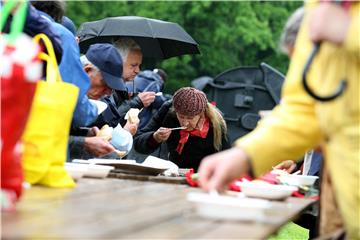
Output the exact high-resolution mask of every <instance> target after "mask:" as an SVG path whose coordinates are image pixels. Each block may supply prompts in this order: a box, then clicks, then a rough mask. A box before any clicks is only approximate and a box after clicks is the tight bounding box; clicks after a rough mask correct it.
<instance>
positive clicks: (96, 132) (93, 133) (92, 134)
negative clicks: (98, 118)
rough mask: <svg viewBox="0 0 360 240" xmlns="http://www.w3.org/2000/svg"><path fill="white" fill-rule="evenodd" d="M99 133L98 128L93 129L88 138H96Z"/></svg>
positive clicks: (88, 133)
mask: <svg viewBox="0 0 360 240" xmlns="http://www.w3.org/2000/svg"><path fill="white" fill-rule="evenodd" d="M99 132H100V130H99V128H98V127H92V128H90V129H89V131H88V132H87V134H86V136H87V137H95V136H96V135H97V134H98V133H99Z"/></svg>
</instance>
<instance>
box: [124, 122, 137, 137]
mask: <svg viewBox="0 0 360 240" xmlns="http://www.w3.org/2000/svg"><path fill="white" fill-rule="evenodd" d="M138 126H139V122H137V123H130V121H127V122H126V124H125V126H124V129H125V130H126V131H128V132H129V133H131V135H133V136H134V135H135V133H136V131H137V129H138Z"/></svg>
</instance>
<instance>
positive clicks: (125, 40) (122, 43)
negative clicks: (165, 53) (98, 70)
mask: <svg viewBox="0 0 360 240" xmlns="http://www.w3.org/2000/svg"><path fill="white" fill-rule="evenodd" d="M113 44H114V45H115V47H116V49H117V50H118V52H119V54H120V56H121V59H122V60H123V62H125V61H126V59H127V56H128V54H129V52H130V50H140V51H141V48H140V46H139V45H138V44H137V43H136V42H135V41H134V40H133V39H132V38H129V37H122V38H118V39H117V40H116V41H114V42H113Z"/></svg>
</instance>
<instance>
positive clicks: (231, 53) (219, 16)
mask: <svg viewBox="0 0 360 240" xmlns="http://www.w3.org/2000/svg"><path fill="white" fill-rule="evenodd" d="M301 4H302V2H295V1H290V2H267V1H264V2H263V1H256V2H237V1H229V2H219V1H196V2H191V1H83V2H79V1H74V2H71V1H68V2H67V12H66V15H67V16H69V17H70V18H71V19H73V20H74V22H75V23H76V25H77V26H79V25H80V24H81V23H83V22H88V21H95V20H99V19H102V18H105V17H111V16H126V15H127V16H131V15H135V16H143V17H150V18H157V19H161V20H165V21H171V22H176V23H178V24H179V25H180V26H182V27H183V28H184V29H185V30H186V31H187V32H188V33H189V34H190V35H191V36H192V37H193V38H194V39H195V40H196V41H197V42H198V43H199V46H200V51H201V55H192V56H190V55H188V56H182V57H176V58H172V59H167V60H164V61H159V62H158V63H149V64H145V66H143V68H150V67H154V66H155V65H157V66H158V67H161V68H163V69H165V70H166V71H167V73H168V75H169V81H168V83H167V86H166V91H167V92H168V93H173V92H174V91H175V90H176V89H177V88H179V87H182V86H186V85H189V84H190V81H191V80H193V79H194V78H196V77H199V76H202V75H208V76H212V77H214V76H216V75H217V74H219V73H221V72H223V71H225V70H227V69H229V68H234V67H238V66H257V65H259V64H260V63H261V62H266V63H268V64H270V65H271V66H273V67H275V68H277V69H278V70H280V71H281V72H283V73H285V72H286V69H287V65H288V60H287V58H286V56H283V55H281V54H280V53H279V52H278V41H279V38H280V34H281V31H282V28H283V26H284V24H285V22H286V19H287V18H288V16H289V15H290V14H291V13H292V12H293V11H294V10H295V9H296V8H297V7H299V6H300V5H301Z"/></svg>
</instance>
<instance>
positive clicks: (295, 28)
mask: <svg viewBox="0 0 360 240" xmlns="http://www.w3.org/2000/svg"><path fill="white" fill-rule="evenodd" d="M303 17H304V7H300V8H298V9H297V10H296V11H295V12H294V13H293V14H292V15H291V16H290V17H289V19H288V20H287V22H286V24H285V27H284V29H283V32H282V34H281V39H280V49H281V50H282V52H283V53H284V54H286V55H288V57H289V58H291V57H292V55H293V52H294V47H295V40H296V37H297V34H298V32H299V29H300V24H301V22H302V19H303ZM322 161H323V156H322V154H321V152H320V151H319V150H310V151H308V152H306V154H305V156H304V159H303V160H302V161H299V162H297V163H295V162H294V161H292V160H285V161H284V162H282V163H280V164H278V165H276V166H275V168H277V169H283V170H286V171H287V172H289V173H292V172H294V171H297V170H299V169H300V168H301V169H302V174H303V175H312V176H314V175H317V176H319V174H320V169H321V165H322Z"/></svg>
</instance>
